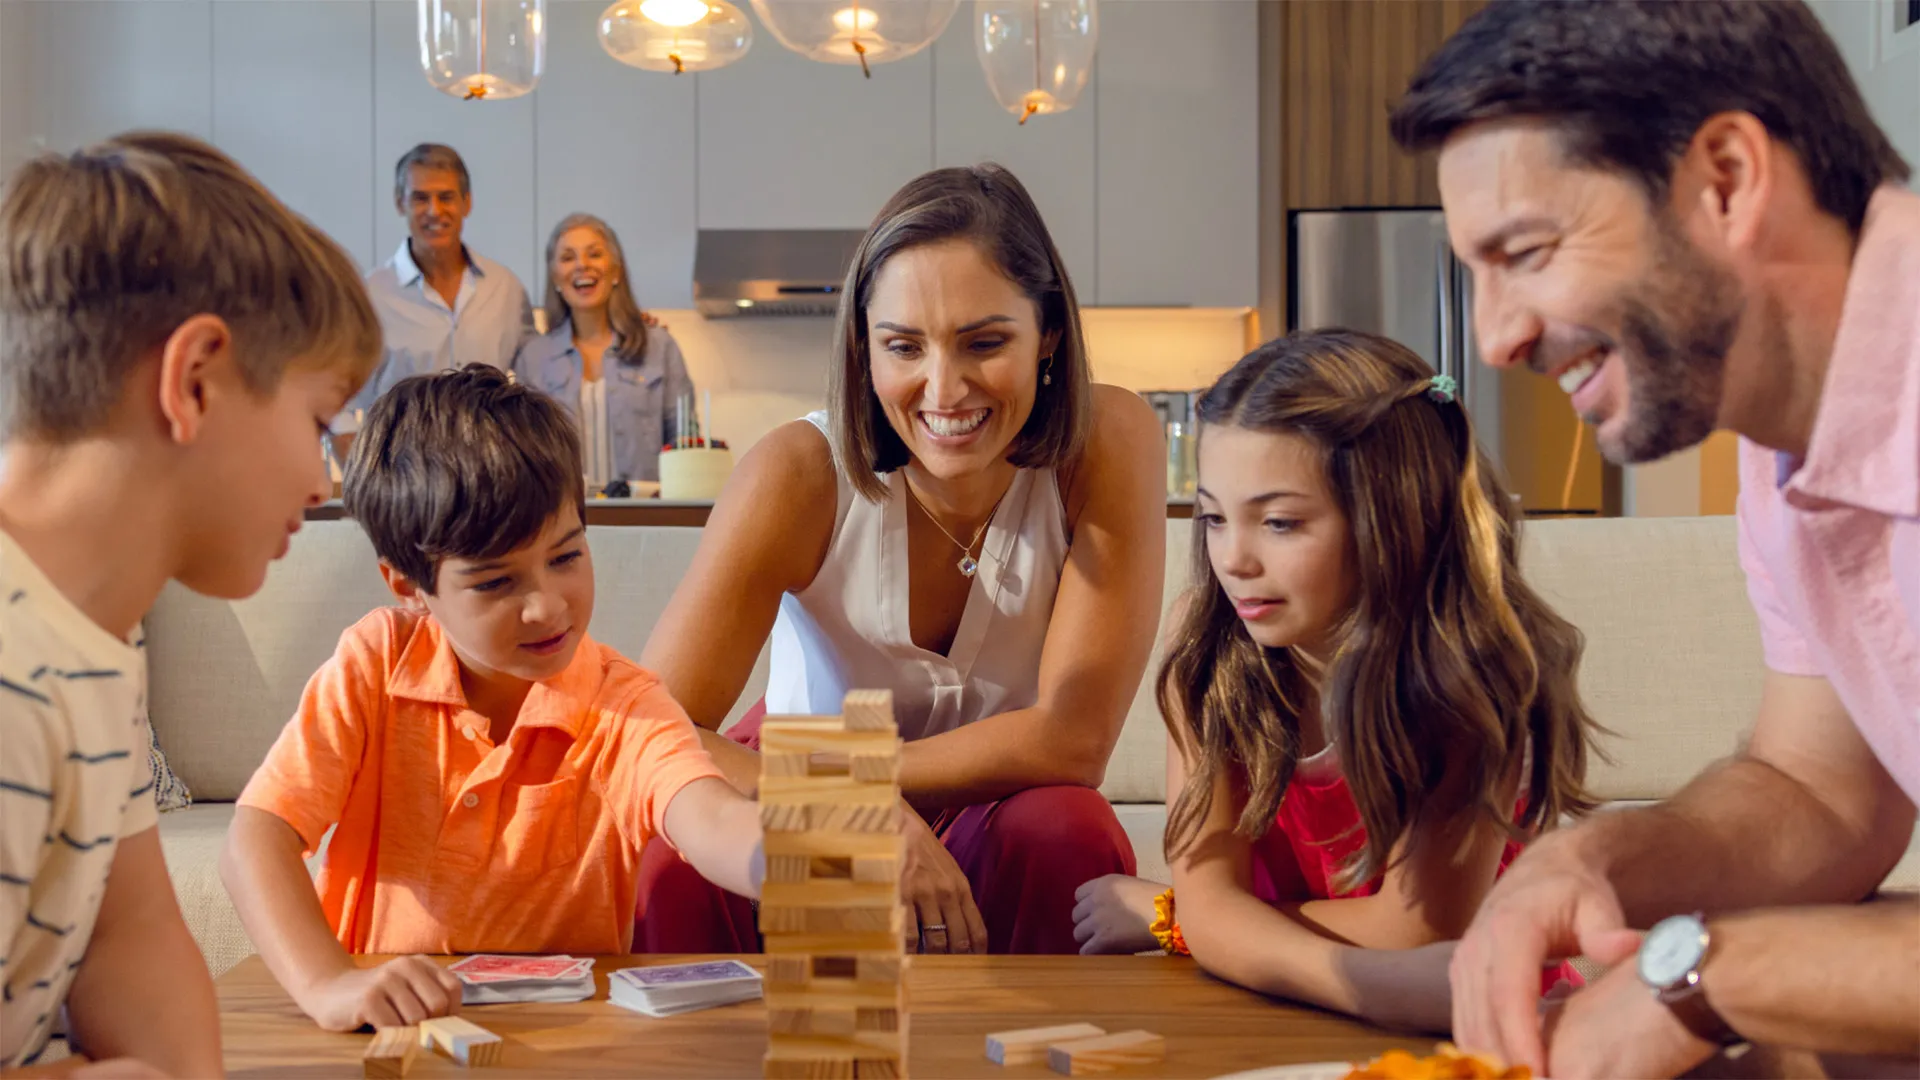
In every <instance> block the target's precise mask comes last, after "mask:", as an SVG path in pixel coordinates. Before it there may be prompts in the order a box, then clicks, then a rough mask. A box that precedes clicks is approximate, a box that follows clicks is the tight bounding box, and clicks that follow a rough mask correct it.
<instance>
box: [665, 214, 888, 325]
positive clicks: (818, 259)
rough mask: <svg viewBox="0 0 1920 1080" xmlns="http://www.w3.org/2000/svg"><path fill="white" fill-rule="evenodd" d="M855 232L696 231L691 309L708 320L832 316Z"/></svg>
mask: <svg viewBox="0 0 1920 1080" xmlns="http://www.w3.org/2000/svg"><path fill="white" fill-rule="evenodd" d="M861 236H862V233H861V232H860V231H859V230H857V229H701V230H700V235H699V238H698V240H697V242H696V244H695V247H694V254H693V304H694V307H696V308H698V309H699V310H700V314H702V315H705V316H706V317H707V318H710V319H728V318H738V317H741V316H748V315H753V316H759V315H816V316H818V315H832V314H834V313H835V312H836V311H838V310H839V307H840V290H841V286H842V285H843V284H844V282H845V280H846V276H847V266H848V265H849V264H850V263H851V262H852V261H853V253H854V250H855V249H856V248H858V247H859V246H860V237H861Z"/></svg>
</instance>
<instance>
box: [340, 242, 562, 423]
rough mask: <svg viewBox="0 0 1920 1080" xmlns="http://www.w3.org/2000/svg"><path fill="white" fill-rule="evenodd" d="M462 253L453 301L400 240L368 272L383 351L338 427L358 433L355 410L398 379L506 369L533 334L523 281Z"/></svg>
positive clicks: (489, 262) (530, 307)
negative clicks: (482, 367)
mask: <svg viewBox="0 0 1920 1080" xmlns="http://www.w3.org/2000/svg"><path fill="white" fill-rule="evenodd" d="M466 254H467V268H466V270H465V271H464V272H463V273H462V274H461V275H460V291H459V292H457V293H455V294H454V298H453V306H452V307H448V306H447V302H446V300H445V298H443V297H442V296H441V295H440V294H439V293H438V292H436V291H435V290H434V289H432V288H430V287H429V286H428V285H427V279H426V276H425V275H424V274H422V273H421V272H420V267H418V266H416V265H415V264H414V261H413V253H412V252H410V251H409V250H408V249H407V242H406V241H405V240H402V241H401V242H400V249H399V250H398V251H396V252H394V253H393V258H391V259H389V260H387V262H386V263H385V264H384V265H382V266H381V267H380V268H379V269H377V270H375V271H374V272H373V273H371V274H368V275H367V293H368V294H369V295H370V296H372V298H373V309H374V310H375V311H376V312H378V313H379V315H380V332H381V334H382V335H383V336H384V337H385V338H386V355H385V357H384V358H383V359H382V360H381V362H380V367H379V368H378V369H377V370H375V371H374V373H373V376H372V377H371V378H369V379H368V380H367V384H366V386H364V387H362V388H361V390H360V392H359V393H358V394H356V395H354V397H353V400H351V401H349V402H347V407H346V408H345V409H344V410H342V412H341V414H340V416H339V418H338V419H336V420H335V421H334V430H335V431H337V432H342V433H345V432H349V431H358V430H359V428H360V425H359V422H358V421H356V420H355V419H354V413H355V411H356V410H365V409H368V408H371V407H372V406H373V403H374V402H375V401H378V400H379V399H380V395H381V394H384V393H386V392H387V391H388V390H390V389H392V388H393V385H394V384H395V383H397V382H399V381H400V380H402V379H406V378H410V377H412V376H414V375H426V374H429V373H431V372H435V371H445V370H447V369H449V368H457V367H464V366H466V365H468V364H475V363H479V364H492V365H493V366H494V367H497V368H500V369H501V370H503V371H504V370H506V369H507V368H508V367H509V366H510V365H511V364H512V363H513V357H514V354H515V353H516V352H518V351H519V349H520V345H521V343H522V342H524V341H526V340H527V339H528V338H530V337H532V336H533V305H532V304H531V303H529V302H528V300H527V290H526V289H525V288H524V287H523V286H522V285H521V284H520V279H519V278H517V277H514V276H513V271H511V270H509V269H507V268H506V267H504V266H502V265H500V264H499V263H497V262H494V261H493V260H492V259H489V258H487V257H486V256H484V255H476V254H474V253H473V252H472V251H468V252H467V253H466Z"/></svg>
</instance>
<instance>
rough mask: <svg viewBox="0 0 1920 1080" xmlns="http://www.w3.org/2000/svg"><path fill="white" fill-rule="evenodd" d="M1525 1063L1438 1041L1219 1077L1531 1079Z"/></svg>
mask: <svg viewBox="0 0 1920 1080" xmlns="http://www.w3.org/2000/svg"><path fill="white" fill-rule="evenodd" d="M1532 1077H1533V1073H1532V1071H1531V1070H1529V1069H1528V1068H1526V1066H1524V1065H1520V1066H1512V1067H1506V1066H1502V1065H1501V1064H1500V1063H1498V1062H1496V1061H1493V1060H1491V1059H1489V1058H1484V1057H1480V1056H1479V1055H1477V1054H1468V1053H1463V1052H1462V1051H1461V1050H1460V1048H1459V1047H1456V1046H1454V1045H1453V1044H1452V1043H1441V1044H1440V1045H1439V1046H1437V1047H1435V1048H1434V1052H1433V1053H1431V1054H1428V1055H1427V1056H1426V1057H1415V1056H1414V1055H1412V1054H1409V1053H1407V1052H1406V1051H1405V1050H1390V1051H1388V1052H1387V1053H1385V1054H1382V1055H1381V1056H1379V1057H1377V1058H1374V1059H1373V1060H1372V1061H1369V1062H1367V1063H1366V1064H1364V1065H1356V1064H1353V1063H1351V1062H1345V1061H1329V1062H1324V1063H1321V1064H1316V1065H1280V1066H1276V1067H1273V1068H1269V1069H1254V1070H1251V1071H1249V1072H1243V1073H1235V1074H1233V1075H1232V1076H1228V1077H1220V1078H1219V1080H1532Z"/></svg>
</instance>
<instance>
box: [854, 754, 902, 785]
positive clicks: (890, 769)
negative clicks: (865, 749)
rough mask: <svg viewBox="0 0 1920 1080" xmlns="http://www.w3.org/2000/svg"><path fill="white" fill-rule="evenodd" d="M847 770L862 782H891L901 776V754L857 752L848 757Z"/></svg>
mask: <svg viewBox="0 0 1920 1080" xmlns="http://www.w3.org/2000/svg"><path fill="white" fill-rule="evenodd" d="M847 772H848V773H849V774H850V775H851V776H852V777H853V778H854V780H856V781H858V782H860V783H864V784H884V783H891V782H893V781H896V780H898V779H899V778H900V755H898V754H855V755H853V756H852V757H850V758H848V759H847Z"/></svg>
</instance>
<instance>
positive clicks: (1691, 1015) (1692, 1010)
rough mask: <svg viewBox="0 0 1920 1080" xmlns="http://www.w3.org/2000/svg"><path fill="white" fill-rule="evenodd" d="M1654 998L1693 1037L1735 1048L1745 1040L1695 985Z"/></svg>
mask: <svg viewBox="0 0 1920 1080" xmlns="http://www.w3.org/2000/svg"><path fill="white" fill-rule="evenodd" d="M1656 996H1657V997H1658V998H1659V999H1660V1002H1661V1003H1662V1004H1664V1005H1665V1006H1666V1007H1667V1008H1668V1009H1670V1010H1672V1012H1673V1015H1674V1018H1675V1019H1677V1020H1679V1021H1680V1024H1681V1026H1683V1027H1685V1028H1686V1029H1687V1030H1688V1031H1690V1032H1692V1033H1693V1035H1694V1037H1695V1038H1698V1039H1701V1040H1703V1041H1705V1042H1710V1043H1712V1044H1713V1045H1715V1046H1736V1045H1738V1044H1740V1043H1743V1042H1746V1041H1747V1040H1746V1038H1745V1037H1744V1036H1742V1035H1741V1034H1740V1033H1739V1032H1737V1031H1735V1030H1733V1027H1732V1025H1730V1024H1728V1023H1727V1021H1726V1018H1725V1017H1723V1016H1721V1015H1720V1013H1719V1012H1718V1011H1716V1010H1715V1009H1714V1007H1713V1005H1712V1003H1710V1002H1709V1001H1707V995H1706V993H1705V992H1704V991H1702V990H1701V988H1700V986H1699V984H1698V983H1696V984H1694V985H1693V986H1690V987H1687V988H1686V989H1684V990H1682V991H1680V992H1679V993H1666V994H1658V995H1656Z"/></svg>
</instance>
